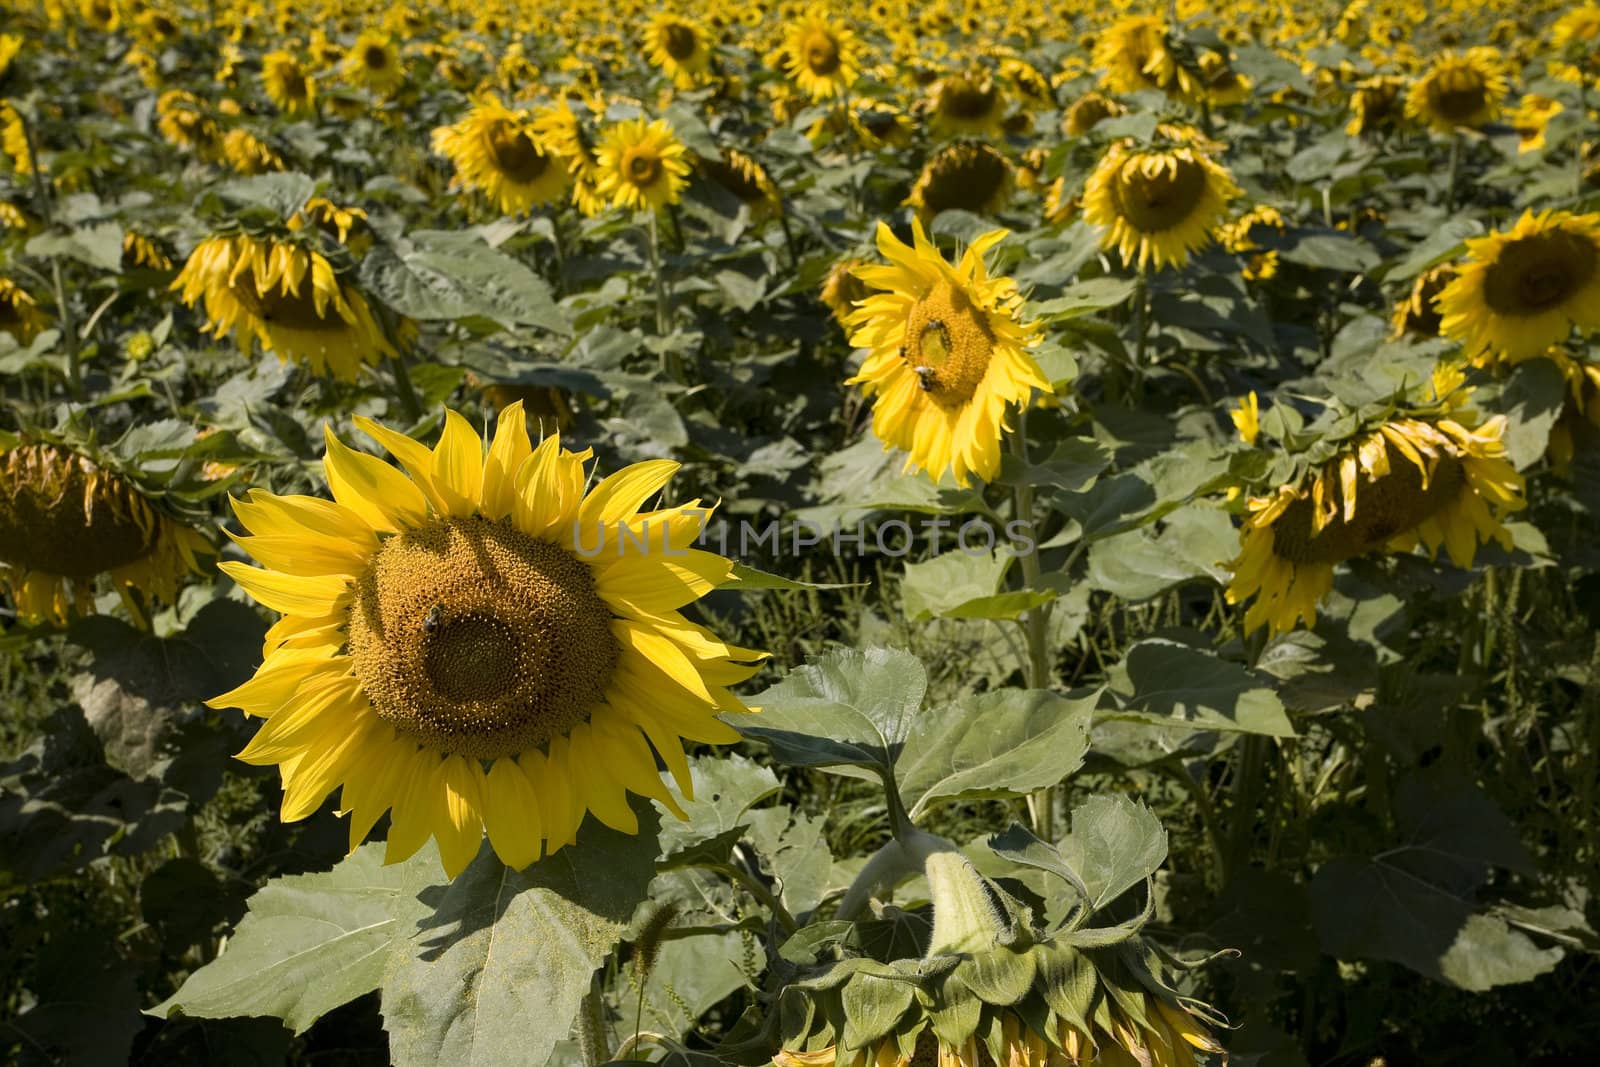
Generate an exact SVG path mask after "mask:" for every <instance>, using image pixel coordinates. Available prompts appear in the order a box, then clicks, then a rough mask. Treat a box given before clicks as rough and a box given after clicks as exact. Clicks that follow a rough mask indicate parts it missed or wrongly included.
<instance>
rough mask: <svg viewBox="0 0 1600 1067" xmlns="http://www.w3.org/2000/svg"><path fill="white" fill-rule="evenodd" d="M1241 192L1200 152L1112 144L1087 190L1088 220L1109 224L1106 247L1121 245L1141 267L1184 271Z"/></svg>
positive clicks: (1125, 255) (1103, 242)
mask: <svg viewBox="0 0 1600 1067" xmlns="http://www.w3.org/2000/svg"><path fill="white" fill-rule="evenodd" d="M1238 195H1239V188H1238V186H1236V185H1234V183H1233V177H1232V175H1230V174H1229V173H1228V171H1227V170H1226V169H1225V168H1224V167H1222V166H1221V165H1219V164H1217V163H1215V162H1213V161H1212V159H1211V157H1210V156H1209V155H1207V154H1206V153H1205V152H1204V151H1203V150H1201V149H1200V148H1198V147H1196V146H1193V145H1187V144H1177V145H1172V146H1170V147H1167V148H1140V147H1136V146H1135V144H1134V142H1133V141H1131V140H1124V141H1118V142H1117V143H1115V144H1113V145H1112V146H1111V147H1110V148H1109V149H1108V150H1107V151H1106V154H1105V156H1104V158H1102V159H1101V160H1100V163H1099V165H1098V166H1096V167H1095V169H1094V173H1093V174H1091V175H1090V176H1089V180H1088V182H1087V184H1086V185H1085V186H1084V191H1083V214H1084V218H1085V219H1086V220H1087V221H1088V222H1090V223H1093V224H1094V225H1096V226H1103V227H1105V234H1104V236H1103V237H1102V238H1101V240H1100V247H1102V248H1107V249H1109V248H1116V249H1118V250H1119V251H1120V252H1121V253H1122V258H1123V261H1124V262H1126V263H1130V264H1133V263H1137V265H1138V268H1139V269H1140V270H1144V269H1145V268H1146V266H1148V265H1149V264H1150V263H1152V262H1154V263H1155V265H1156V267H1157V268H1160V267H1164V266H1167V265H1171V266H1174V267H1181V266H1183V265H1184V264H1185V263H1187V262H1188V261H1189V254H1190V253H1191V252H1193V251H1195V250H1197V249H1199V248H1202V247H1204V246H1205V245H1206V244H1207V243H1208V242H1209V241H1210V240H1211V235H1212V232H1213V231H1214V230H1215V229H1216V226H1217V223H1218V222H1219V221H1221V219H1222V217H1223V216H1224V215H1225V214H1226V212H1227V209H1228V201H1229V200H1231V199H1233V198H1234V197H1236V196H1238Z"/></svg>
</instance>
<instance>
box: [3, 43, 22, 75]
mask: <svg viewBox="0 0 1600 1067" xmlns="http://www.w3.org/2000/svg"><path fill="white" fill-rule="evenodd" d="M21 51H22V38H21V37H20V36H18V35H17V34H14V33H0V77H4V76H5V73H6V71H7V70H9V69H11V61H12V60H13V59H16V58H17V54H18V53H19V52H21Z"/></svg>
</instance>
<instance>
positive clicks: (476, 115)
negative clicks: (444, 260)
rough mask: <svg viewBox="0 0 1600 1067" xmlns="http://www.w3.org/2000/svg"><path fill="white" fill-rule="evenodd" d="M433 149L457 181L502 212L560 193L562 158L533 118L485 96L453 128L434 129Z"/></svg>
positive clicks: (568, 175)
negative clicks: (444, 161)
mask: <svg viewBox="0 0 1600 1067" xmlns="http://www.w3.org/2000/svg"><path fill="white" fill-rule="evenodd" d="M433 150H434V151H435V152H437V153H439V154H440V155H442V156H444V157H445V158H446V159H448V160H450V162H451V163H452V164H454V165H455V168H456V175H457V177H456V181H457V183H458V184H459V185H461V186H462V187H464V188H466V189H477V190H480V191H481V192H482V193H483V194H484V195H485V196H486V197H488V198H489V201H490V203H492V204H494V205H495V207H496V209H498V210H499V211H500V213H501V214H503V215H521V214H525V213H526V212H527V211H528V210H529V209H531V208H533V207H537V206H538V205H540V204H548V203H551V202H552V201H555V200H558V199H560V198H562V197H564V196H565V195H566V193H567V187H568V186H569V185H570V184H571V182H572V172H571V171H570V170H569V169H568V167H567V163H566V160H565V159H563V158H562V156H561V154H560V153H559V152H557V151H556V150H555V149H554V148H552V147H551V146H550V145H549V144H548V143H547V142H546V141H545V139H544V138H543V137H541V136H540V135H539V131H538V128H537V125H536V121H535V117H534V115H533V114H532V113H531V112H528V111H512V110H511V109H509V108H507V107H506V106H505V105H504V104H502V103H501V102H500V100H499V98H498V97H496V96H495V95H493V94H492V93H488V94H485V95H484V96H482V97H481V98H479V100H478V101H477V102H476V103H475V104H474V105H473V107H472V110H471V111H469V112H467V114H466V115H465V116H464V117H463V118H462V119H461V121H459V122H457V123H456V124H455V125H453V126H441V127H439V128H438V129H436V130H434V131H433Z"/></svg>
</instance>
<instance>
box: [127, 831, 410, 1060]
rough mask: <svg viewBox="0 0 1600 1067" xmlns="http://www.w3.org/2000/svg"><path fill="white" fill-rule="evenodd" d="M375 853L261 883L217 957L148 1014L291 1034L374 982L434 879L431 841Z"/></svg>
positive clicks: (375, 847) (377, 847)
mask: <svg viewBox="0 0 1600 1067" xmlns="http://www.w3.org/2000/svg"><path fill="white" fill-rule="evenodd" d="M383 850H384V846H383V845H381V844H369V845H363V846H362V847H360V848H358V849H357V850H356V851H355V852H353V853H351V854H350V856H349V857H348V858H347V859H345V860H344V861H342V862H341V863H339V864H337V865H336V866H335V867H334V868H333V869H332V870H330V871H325V872H322V873H320V874H299V875H291V876H289V877H285V878H278V879H275V880H273V881H271V882H268V883H267V884H266V885H265V886H263V887H262V888H261V889H260V890H259V891H258V892H257V893H256V894H255V896H253V897H251V898H250V912H249V914H247V915H246V916H245V917H244V920H243V921H242V922H240V924H239V928H238V929H237V930H236V931H234V934H233V936H232V937H231V938H229V939H228V944H227V948H226V949H225V950H224V951H223V953H222V955H220V956H218V957H217V958H216V959H215V960H213V961H212V962H211V963H209V964H207V965H206V966H204V967H202V968H200V969H199V970H198V971H196V972H194V973H193V974H191V975H190V976H189V978H188V980H187V981H186V982H184V983H183V987H182V988H181V989H179V990H178V991H177V992H176V993H174V994H173V995H172V996H171V997H170V998H168V999H167V1000H166V1001H164V1002H162V1003H161V1004H158V1005H157V1006H156V1007H154V1008H152V1009H150V1011H151V1014H153V1015H160V1016H166V1015H168V1014H170V1013H171V1012H172V1011H174V1010H181V1011H182V1012H183V1014H185V1015H199V1016H203V1017H206V1018H219V1017H222V1016H229V1015H270V1016H273V1017H275V1018H279V1019H282V1020H283V1022H284V1024H285V1025H286V1026H288V1027H289V1028H290V1029H292V1030H294V1031H295V1032H296V1033H299V1032H301V1031H303V1030H305V1029H307V1028H308V1027H310V1026H311V1024H312V1023H314V1022H316V1021H317V1019H318V1018H320V1017H321V1016H323V1015H325V1014H326V1013H328V1012H330V1011H332V1010H333V1009H334V1008H337V1007H339V1006H340V1005H341V1004H346V1003H348V1002H350V1001H352V1000H354V999H355V998H356V997H359V996H361V995H362V994H363V993H370V992H371V991H372V990H374V989H376V988H378V985H379V984H380V983H381V982H382V981H383V975H384V969H385V967H386V966H387V965H388V962H389V957H390V954H391V952H392V951H393V949H394V947H395V946H396V945H397V944H400V943H402V942H403V941H404V939H405V938H406V937H407V935H409V934H411V933H412V932H413V931H414V930H415V928H416V924H417V923H418V922H419V921H420V920H421V919H422V918H423V917H424V916H426V915H427V914H428V907H427V905H426V904H424V903H422V902H420V901H419V900H418V897H417V894H418V893H419V892H421V890H422V889H424V888H425V887H426V886H428V885H429V884H430V883H431V882H434V881H438V880H440V878H441V877H442V876H441V874H440V871H439V858H438V854H437V853H436V852H434V850H433V849H432V848H431V847H430V848H427V849H424V850H423V851H422V852H420V853H418V854H417V855H416V856H414V857H412V858H411V859H410V860H408V861H407V862H405V863H401V864H396V865H394V866H390V867H386V866H384V865H383Z"/></svg>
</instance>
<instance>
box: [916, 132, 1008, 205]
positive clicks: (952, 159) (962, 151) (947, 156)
mask: <svg viewBox="0 0 1600 1067" xmlns="http://www.w3.org/2000/svg"><path fill="white" fill-rule="evenodd" d="M1015 172H1016V169H1015V168H1014V167H1013V166H1012V165H1011V161H1010V160H1008V159H1007V158H1006V157H1005V156H1003V155H1001V154H1000V152H999V151H998V150H997V149H995V148H992V147H991V146H989V145H987V144H983V143H981V142H977V141H957V142H956V143H955V144H950V145H946V146H945V147H943V148H941V149H939V150H938V151H937V152H935V153H934V154H933V155H932V156H930V157H929V158H928V162H927V163H925V164H923V167H922V173H921V174H919V175H918V176H917V181H916V184H915V185H913V186H912V187H911V195H910V196H909V197H907V198H906V203H907V204H909V205H911V206H912V207H913V208H915V209H916V211H917V214H918V215H919V216H920V217H921V218H923V219H924V220H928V219H932V218H934V217H935V216H937V215H938V214H939V212H941V211H951V210H960V211H970V212H972V213H974V214H977V215H992V214H994V213H995V212H996V211H999V210H1000V209H1001V208H1003V207H1005V205H1006V202H1007V201H1008V200H1010V198H1011V190H1012V184H1013V179H1014V175H1015Z"/></svg>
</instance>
